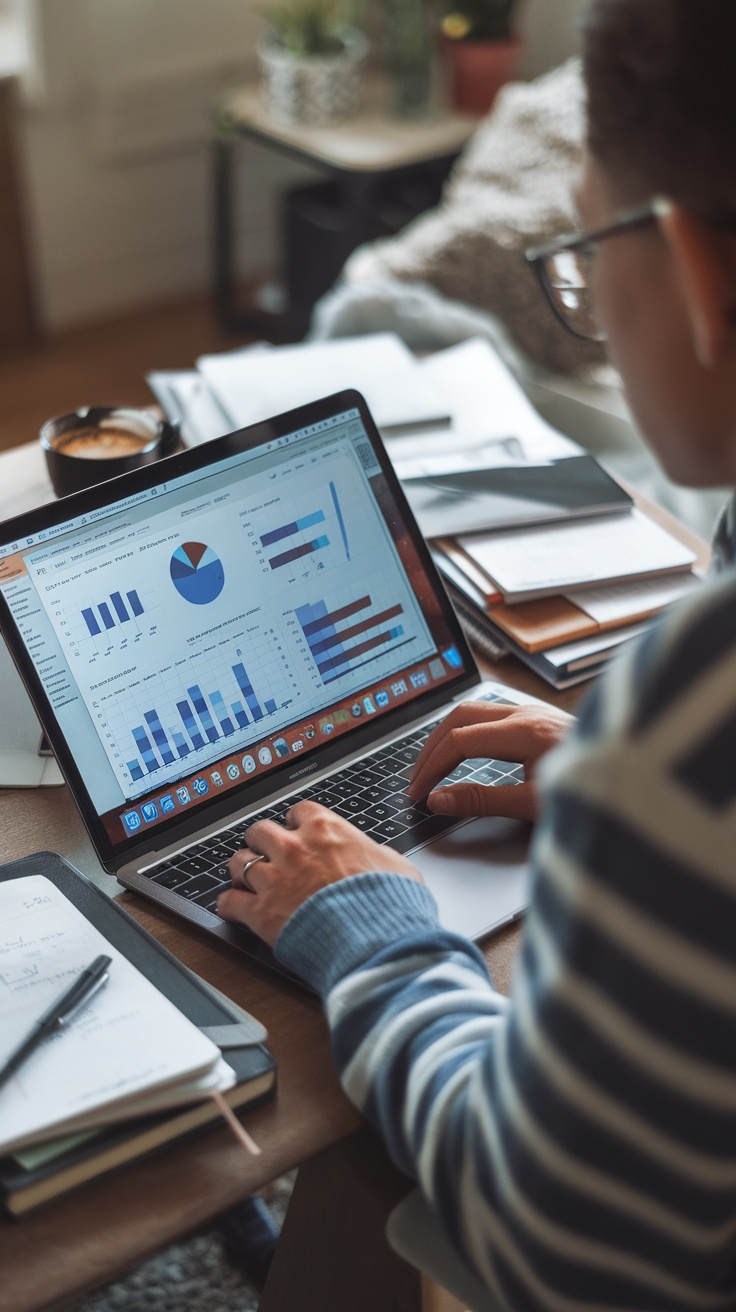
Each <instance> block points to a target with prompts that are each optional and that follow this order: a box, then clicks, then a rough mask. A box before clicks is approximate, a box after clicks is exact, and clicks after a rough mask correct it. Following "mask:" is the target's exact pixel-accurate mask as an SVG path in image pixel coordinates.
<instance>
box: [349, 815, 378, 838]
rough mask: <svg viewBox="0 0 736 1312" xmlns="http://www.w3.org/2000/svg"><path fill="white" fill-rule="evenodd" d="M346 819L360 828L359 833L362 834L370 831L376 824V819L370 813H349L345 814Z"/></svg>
mask: <svg viewBox="0 0 736 1312" xmlns="http://www.w3.org/2000/svg"><path fill="white" fill-rule="evenodd" d="M346 819H349V821H350V823H351V825H355V828H356V829H360V831H361V833H364V834H369V833H372V832H373V829H374V828H375V825H376V821H375V820H374V819H373V816H371V815H365V814H363V815H351V816H346Z"/></svg>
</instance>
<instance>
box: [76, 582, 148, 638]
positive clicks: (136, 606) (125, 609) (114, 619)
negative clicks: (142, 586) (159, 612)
mask: <svg viewBox="0 0 736 1312" xmlns="http://www.w3.org/2000/svg"><path fill="white" fill-rule="evenodd" d="M126 602H127V605H126ZM144 613H145V612H144V608H143V605H142V603H141V600H140V597H139V596H138V593H137V592H136V590H135V588H132V589H131V591H130V592H126V594H125V601H124V600H123V596H122V593H120V592H111V593H110V596H109V598H108V600H107V601H101V602H99V603H98V604H97V605H96V607H95V606H86V607H85V608H84V609H83V610H82V619H83V620H84V622H85V624H86V626H87V629H88V631H89V634H90V637H92V638H97V637H99V635H100V634H101V633H103V632H104V631H109V630H110V629H114V628H116V627H117V626H118V625H120V624H127V623H129V621H130V620H133V619H137V618H138V616H139V615H143V614H144Z"/></svg>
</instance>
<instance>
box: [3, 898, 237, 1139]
mask: <svg viewBox="0 0 736 1312" xmlns="http://www.w3.org/2000/svg"><path fill="white" fill-rule="evenodd" d="M101 953H104V954H105V955H107V956H109V957H111V958H112V960H111V964H110V968H109V980H108V983H107V984H106V986H105V987H104V988H102V989H100V990H99V991H98V992H96V993H95V994H94V996H93V997H92V998H90V1000H89V1002H88V1003H87V1005H85V1006H83V1007H82V1008H81V1009H80V1010H79V1012H78V1013H76V1014H75V1016H74V1017H73V1019H72V1021H71V1023H70V1024H69V1026H68V1027H65V1029H64V1030H63V1032H59V1034H58V1035H54V1036H52V1037H51V1038H50V1039H49V1040H47V1041H46V1042H45V1043H42V1044H41V1045H40V1046H39V1047H38V1048H37V1049H36V1050H35V1052H33V1053H32V1054H31V1055H30V1056H29V1057H28V1058H27V1059H26V1061H25V1062H24V1063H23V1065H22V1066H21V1067H20V1068H19V1070H18V1071H17V1072H16V1073H15V1075H14V1076H13V1077H12V1078H11V1080H10V1081H9V1083H8V1084H7V1085H4V1086H3V1088H2V1089H0V1155H2V1154H4V1153H8V1152H11V1151H13V1150H14V1149H17V1148H19V1147H21V1146H22V1147H27V1146H29V1145H30V1144H34V1143H39V1142H42V1141H44V1140H46V1139H49V1138H52V1137H57V1136H59V1135H67V1134H75V1133H77V1132H78V1131H80V1130H88V1129H92V1128H94V1127H95V1126H98V1125H105V1124H109V1123H110V1122H112V1121H116V1120H118V1121H119V1120H121V1119H123V1118H129V1117H131V1116H143V1115H146V1114H150V1113H152V1112H157V1111H162V1110H165V1109H166V1108H169V1107H174V1106H176V1105H177V1104H184V1103H191V1102H195V1101H197V1100H198V1099H200V1098H205V1097H207V1095H208V1094H209V1093H210V1092H211V1091H212V1090H218V1091H223V1090H225V1089H227V1088H229V1087H230V1086H231V1085H232V1084H234V1082H235V1076H234V1074H233V1071H232V1069H231V1068H230V1067H229V1066H228V1065H227V1063H226V1062H225V1061H224V1060H223V1058H222V1055H221V1053H220V1049H219V1048H218V1047H217V1045H216V1044H215V1043H213V1042H212V1040H211V1039H208V1038H207V1037H206V1036H205V1035H204V1034H202V1033H201V1031H200V1030H198V1029H197V1027H196V1025H193V1024H192V1022H191V1021H190V1020H188V1019H187V1017H186V1016H184V1015H183V1014H182V1012H180V1011H179V1010H178V1009H177V1008H176V1007H175V1006H173V1004H172V1003H171V1002H169V1000H168V998H166V997H164V995H163V994H162V993H159V991H158V989H156V988H155V986H154V985H153V984H151V983H150V982H149V980H148V979H146V977H145V976H144V975H143V974H141V972H140V971H139V970H137V969H136V968H135V966H133V965H132V964H131V962H130V961H128V960H127V958H126V957H125V956H124V955H123V954H122V953H121V952H119V951H118V949H117V948H115V947H113V945H112V944H111V943H108V941H107V940H106V939H105V938H104V936H103V935H102V934H101V933H100V932H99V930H97V929H96V928H95V926H94V925H92V924H91V923H90V922H89V921H88V920H87V919H86V918H85V917H84V916H83V915H82V913H81V911H79V910H77V908H76V907H75V906H74V905H73V904H72V903H71V902H70V901H69V900H68V899H67V898H66V897H65V896H64V894H63V893H62V892H61V891H60V890H59V889H58V888H57V887H56V886H55V885H54V884H53V883H52V882H51V880H49V879H47V878H46V876H45V875H40V874H38V875H28V876H26V877H25V878H23V879H13V880H6V881H3V882H0V1066H2V1064H3V1063H4V1061H5V1060H6V1058H7V1057H9V1056H10V1053H11V1052H13V1051H14V1050H15V1048H16V1047H17V1046H18V1045H19V1044H20V1043H21V1042H22V1040H23V1039H24V1038H25V1037H26V1035H27V1034H28V1033H29V1032H30V1031H31V1029H32V1027H33V1025H34V1024H35V1022H36V1021H37V1020H38V1018H39V1016H41V1015H42V1014H43V1013H44V1012H45V1011H46V1010H47V1008H48V1007H50V1006H51V1005H52V1004H53V1003H54V1002H55V1001H56V1000H57V999H58V998H59V997H60V995H61V994H62V993H63V991H64V989H65V988H67V987H68V986H69V984H70V983H71V982H72V981H73V980H74V979H75V977H76V976H78V975H79V974H80V973H81V972H82V971H83V970H84V969H85V968H86V967H87V966H89V964H90V962H91V961H93V960H94V959H95V957H97V956H98V955H100V954H101ZM51 1090H53V1096H49V1094H50V1091H51Z"/></svg>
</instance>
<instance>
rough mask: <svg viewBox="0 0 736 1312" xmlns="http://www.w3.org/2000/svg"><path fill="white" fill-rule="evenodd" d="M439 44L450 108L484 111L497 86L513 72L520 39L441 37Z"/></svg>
mask: <svg viewBox="0 0 736 1312" xmlns="http://www.w3.org/2000/svg"><path fill="white" fill-rule="evenodd" d="M443 47H444V51H445V58H446V59H447V63H448V66H449V69H450V97H451V100H452V105H453V108H454V109H457V110H458V111H459V112H460V113H462V114H487V113H488V110H489V109H490V108H491V105H492V104H493V102H494V100H495V99H496V96H497V95H498V93H499V91H500V90H501V87H502V86H505V84H506V83H507V82H510V81H511V80H512V78H513V77H514V74H515V73H516V69H517V67H518V64H519V58H520V55H521V51H522V42H521V40H520V39H519V38H518V37H512V38H511V40H509V41H444V42H443Z"/></svg>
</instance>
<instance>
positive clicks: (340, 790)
mask: <svg viewBox="0 0 736 1312" xmlns="http://www.w3.org/2000/svg"><path fill="white" fill-rule="evenodd" d="M329 783H330V792H331V793H336V794H337V796H338V797H352V796H353V794H354V792H355V784H352V783H349V782H348V780H347V779H342V780H340V781H339V782H338V783H335V782H334V780H333V779H330V781H329Z"/></svg>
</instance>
